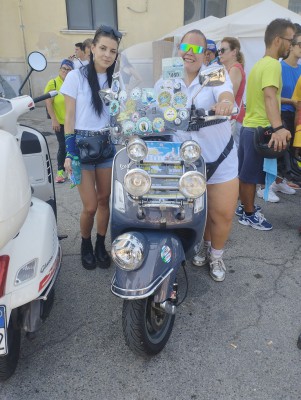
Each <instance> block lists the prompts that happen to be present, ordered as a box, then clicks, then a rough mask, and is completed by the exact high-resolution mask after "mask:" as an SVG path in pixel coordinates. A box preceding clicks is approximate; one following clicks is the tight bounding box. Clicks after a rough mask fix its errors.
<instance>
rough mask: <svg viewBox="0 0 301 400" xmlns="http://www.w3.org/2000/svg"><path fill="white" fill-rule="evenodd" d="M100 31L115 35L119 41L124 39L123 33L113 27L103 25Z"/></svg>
mask: <svg viewBox="0 0 301 400" xmlns="http://www.w3.org/2000/svg"><path fill="white" fill-rule="evenodd" d="M98 31H99V32H105V33H110V34H113V35H114V36H115V37H116V38H117V39H121V38H122V33H121V32H119V31H118V30H117V29H115V28H112V27H111V26H107V25H101V27H100V28H99V29H98Z"/></svg>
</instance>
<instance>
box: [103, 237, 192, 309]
mask: <svg viewBox="0 0 301 400" xmlns="http://www.w3.org/2000/svg"><path fill="white" fill-rule="evenodd" d="M129 233H131V234H133V235H135V232H129ZM139 234H140V235H141V234H142V235H143V237H144V239H145V244H146V249H145V259H144V261H143V264H142V265H141V266H140V268H138V269H137V270H134V271H129V270H125V269H122V268H120V267H118V266H116V272H115V274H114V276H113V279H112V284H111V291H112V293H113V294H115V295H116V296H118V297H121V298H123V299H132V300H133V299H142V298H146V297H149V296H150V295H152V294H153V293H154V292H155V291H157V289H158V288H159V287H160V286H161V289H160V295H159V297H158V299H160V301H164V300H166V298H168V297H169V292H170V287H172V285H170V282H171V283H173V282H174V281H175V277H176V274H177V271H178V269H179V268H180V266H181V264H182V263H183V262H184V261H185V254H184V250H183V246H182V243H181V240H180V238H179V237H178V236H177V235H175V234H174V233H171V232H168V231H164V232H158V231H156V232H154V231H139ZM163 282H164V285H163ZM158 301H159V300H158Z"/></svg>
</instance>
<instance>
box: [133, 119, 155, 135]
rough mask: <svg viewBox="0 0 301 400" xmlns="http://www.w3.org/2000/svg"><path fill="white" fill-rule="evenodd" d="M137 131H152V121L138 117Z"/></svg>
mask: <svg viewBox="0 0 301 400" xmlns="http://www.w3.org/2000/svg"><path fill="white" fill-rule="evenodd" d="M136 126H137V131H138V132H139V133H151V132H152V122H151V120H150V119H148V118H145V117H143V118H140V119H139V120H138V121H137V125H136Z"/></svg>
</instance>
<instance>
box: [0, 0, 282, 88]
mask: <svg viewBox="0 0 301 400" xmlns="http://www.w3.org/2000/svg"><path fill="white" fill-rule="evenodd" d="M276 1H277V3H279V4H280V5H282V6H285V7H287V5H288V0H276ZM258 2H259V0H240V1H237V0H228V5H227V14H231V13H234V12H236V11H239V10H241V9H242V8H245V7H249V6H250V5H253V4H256V3H258ZM0 10H1V12H0V49H1V52H0V77H1V76H13V77H15V76H18V77H19V79H20V80H21V79H23V78H24V77H25V76H26V74H27V68H28V67H27V62H26V60H27V56H28V54H29V53H30V52H32V51H40V52H41V53H43V54H44V55H45V56H46V58H47V61H48V65H47V68H46V70H45V71H43V72H41V73H36V72H34V73H33V74H32V77H31V88H32V94H33V95H38V94H40V93H41V92H42V91H43V89H44V86H45V84H46V82H47V81H48V80H49V79H51V78H53V77H55V76H56V75H57V72H58V68H59V63H60V61H61V60H62V59H63V58H66V57H68V56H69V55H71V54H73V53H74V43H76V42H81V41H83V40H85V39H86V38H88V37H93V35H94V32H93V31H68V30H67V15H66V3H65V0H0ZM117 10H118V11H117V12H118V28H119V30H121V31H122V32H123V34H124V38H123V40H122V45H121V48H127V47H129V46H131V45H133V44H136V43H140V42H146V41H152V40H155V39H159V38H160V37H162V36H163V35H164V34H166V33H168V32H171V31H173V30H174V29H176V28H178V27H180V26H182V25H183V18H184V0H117ZM0 89H1V88H0ZM28 90H29V87H25V88H24V93H28Z"/></svg>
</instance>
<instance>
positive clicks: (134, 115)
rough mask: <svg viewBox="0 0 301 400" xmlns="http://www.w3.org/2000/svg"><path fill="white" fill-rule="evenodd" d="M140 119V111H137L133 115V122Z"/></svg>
mask: <svg viewBox="0 0 301 400" xmlns="http://www.w3.org/2000/svg"><path fill="white" fill-rule="evenodd" d="M139 118H140V115H139V113H138V111H136V112H134V113H133V114H132V117H131V120H132V121H133V122H137V121H138V119H139Z"/></svg>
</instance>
